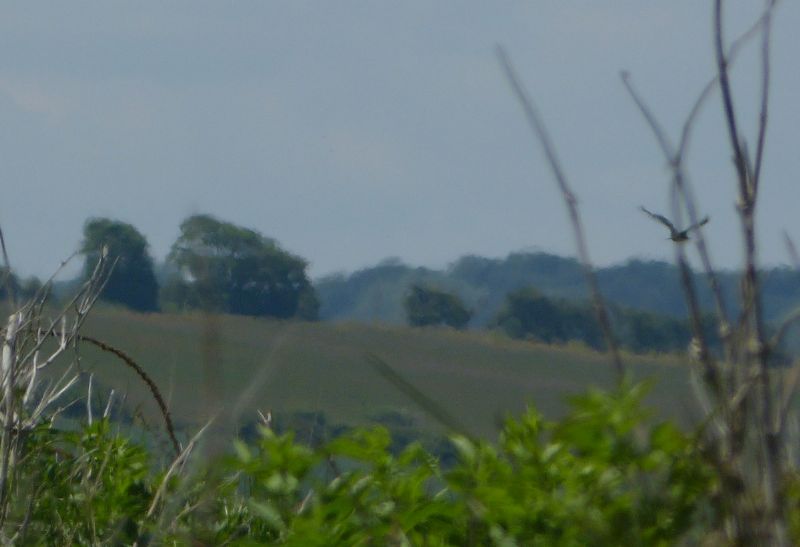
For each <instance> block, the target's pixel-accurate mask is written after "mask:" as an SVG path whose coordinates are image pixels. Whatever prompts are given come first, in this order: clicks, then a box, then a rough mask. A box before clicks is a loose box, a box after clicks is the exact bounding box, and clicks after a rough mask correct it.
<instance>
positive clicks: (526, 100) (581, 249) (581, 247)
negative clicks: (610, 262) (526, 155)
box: [496, 46, 625, 383]
mask: <svg viewBox="0 0 800 547" xmlns="http://www.w3.org/2000/svg"><path fill="white" fill-rule="evenodd" d="M496 52H497V57H498V59H499V61H500V65H501V66H502V68H503V71H504V72H505V75H506V79H507V80H508V82H509V84H510V85H511V89H512V90H513V91H514V94H515V95H516V97H517V99H518V100H519V103H520V105H521V106H522V110H523V111H524V113H525V118H526V120H527V122H528V125H529V126H530V128H531V129H532V130H533V133H534V134H535V135H536V138H537V139H538V140H539V143H540V144H541V146H542V149H543V150H544V154H545V157H546V158H547V163H548V164H549V166H550V171H551V172H552V174H553V177H554V178H555V180H556V183H557V184H558V188H559V190H560V191H561V195H562V197H563V198H564V202H565V203H566V206H567V210H568V212H569V216H570V220H571V222H572V228H573V234H574V237H575V243H576V246H577V248H578V257H579V258H580V261H581V265H582V266H583V272H584V275H585V276H586V282H587V285H588V286H589V290H590V291H591V295H592V302H593V304H594V310H595V314H596V316H597V322H598V323H599V324H600V328H601V330H602V331H603V337H604V338H605V341H606V345H607V346H608V351H609V353H610V355H611V359H612V362H613V363H614V367H615V369H616V373H617V380H618V382H619V383H622V381H623V379H624V377H625V366H624V364H623V362H622V356H621V355H620V352H619V346H618V344H617V340H616V337H615V336H614V332H613V330H612V328H611V320H610V319H609V316H608V309H607V307H606V304H605V300H604V299H603V295H602V294H601V292H600V288H599V286H598V284H597V278H596V277H595V274H594V267H593V266H592V261H591V258H590V257H589V248H588V246H587V244H586V237H585V235H584V233H583V224H582V222H581V217H580V214H579V212H578V201H577V199H576V198H575V194H574V193H573V192H572V190H571V189H570V187H569V184H568V182H567V178H566V175H565V174H564V171H563V169H562V168H561V163H560V162H559V161H558V157H557V155H556V151H555V146H554V145H553V143H552V141H551V139H550V135H549V133H548V132H547V129H546V127H545V125H544V122H543V121H542V120H541V117H540V116H539V113H538V112H537V110H536V107H535V105H534V103H533V100H532V99H531V98H530V96H529V95H528V93H527V91H526V90H525V87H524V86H523V85H522V82H521V81H520V79H519V77H518V76H517V73H516V71H515V70H514V67H513V66H512V64H511V60H510V59H509V57H508V54H507V53H506V51H505V50H504V49H503V48H502V46H497V49H496Z"/></svg>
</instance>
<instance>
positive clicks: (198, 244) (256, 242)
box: [164, 215, 319, 319]
mask: <svg viewBox="0 0 800 547" xmlns="http://www.w3.org/2000/svg"><path fill="white" fill-rule="evenodd" d="M168 260H169V261H170V262H171V263H172V265H173V266H175V267H176V268H177V269H178V271H179V272H180V274H179V275H178V276H177V278H173V279H172V280H171V281H170V283H169V284H168V286H167V287H166V290H165V292H164V298H165V300H171V301H172V302H173V303H175V304H177V305H179V306H182V307H189V308H193V307H194V308H203V309H211V310H217V311H223V312H227V313H233V314H239V315H254V316H270V317H279V318H289V317H300V318H302V319H316V317H317V312H318V309H319V302H318V300H317V297H316V294H315V292H314V288H313V287H312V285H311V282H310V281H309V279H308V276H307V275H306V267H307V263H306V261H305V260H303V259H302V258H300V257H298V256H295V255H293V254H291V253H289V252H287V251H285V250H283V249H282V248H281V247H280V246H279V245H278V243H277V242H276V241H275V240H273V239H270V238H267V237H264V236H263V235H261V234H260V233H258V232H256V231H254V230H250V229H248V228H243V227H241V226H237V225H235V224H232V223H229V222H223V221H220V220H217V219H216V218H214V217H212V216H210V215H194V216H190V217H188V218H187V219H186V220H184V221H183V223H181V235H180V236H179V237H178V239H177V240H176V241H175V243H174V244H173V245H172V250H171V251H170V254H169V257H168Z"/></svg>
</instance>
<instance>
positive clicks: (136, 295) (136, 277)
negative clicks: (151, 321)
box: [81, 218, 158, 311]
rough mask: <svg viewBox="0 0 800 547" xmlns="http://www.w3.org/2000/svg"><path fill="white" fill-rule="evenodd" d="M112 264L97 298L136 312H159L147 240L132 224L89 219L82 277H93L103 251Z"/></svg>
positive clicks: (83, 249) (84, 234) (104, 219)
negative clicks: (101, 291) (122, 305)
mask: <svg viewBox="0 0 800 547" xmlns="http://www.w3.org/2000/svg"><path fill="white" fill-rule="evenodd" d="M104 247H106V248H107V249H108V254H109V257H110V258H111V259H112V260H113V261H115V265H114V268H113V270H111V274H110V276H109V278H108V281H107V283H106V286H105V288H104V289H103V293H102V294H101V295H100V297H101V298H102V299H103V300H106V301H109V302H117V303H120V304H124V305H125V306H128V307H129V308H132V309H134V310H138V311H154V310H157V309H158V282H157V281H156V276H155V274H154V272H153V259H152V257H151V256H150V253H149V252H148V250H147V247H148V245H147V240H146V239H145V237H144V236H143V235H142V234H141V233H139V231H138V230H137V229H136V228H134V227H133V226H132V225H131V224H128V223H126V222H120V221H118V220H112V219H109V218H93V219H90V220H89V221H88V222H87V223H86V225H85V226H84V228H83V247H82V249H81V250H82V252H83V253H84V254H85V255H86V260H85V262H84V276H85V277H88V276H91V275H92V271H93V269H94V267H95V264H97V260H98V258H99V256H100V253H101V252H102V251H103V248H104Z"/></svg>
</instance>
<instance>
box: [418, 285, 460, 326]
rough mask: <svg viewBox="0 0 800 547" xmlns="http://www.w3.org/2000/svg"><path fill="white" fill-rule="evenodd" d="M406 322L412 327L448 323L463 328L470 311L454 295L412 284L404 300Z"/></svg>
mask: <svg viewBox="0 0 800 547" xmlns="http://www.w3.org/2000/svg"><path fill="white" fill-rule="evenodd" d="M404 305H405V308H406V317H407V319H408V324H409V325H412V326H414V327H422V326H426V325H448V326H450V327H453V328H455V329H463V328H464V327H465V326H466V325H467V323H469V320H470V318H471V317H472V312H471V311H470V310H468V309H467V308H466V307H465V306H464V303H463V302H461V299H459V298H458V297H457V296H456V295H454V294H450V293H447V292H444V291H438V290H436V289H431V288H427V287H422V286H420V285H412V286H411V289H410V290H409V293H408V295H407V296H406V299H405V301H404Z"/></svg>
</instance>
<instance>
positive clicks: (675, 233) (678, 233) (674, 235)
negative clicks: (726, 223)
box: [639, 207, 709, 243]
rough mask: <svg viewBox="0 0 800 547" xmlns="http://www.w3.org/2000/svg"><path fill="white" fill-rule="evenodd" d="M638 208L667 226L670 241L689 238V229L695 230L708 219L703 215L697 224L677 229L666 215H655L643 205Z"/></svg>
mask: <svg viewBox="0 0 800 547" xmlns="http://www.w3.org/2000/svg"><path fill="white" fill-rule="evenodd" d="M639 208H640V209H641V210H642V211H644V212H645V213H647V214H648V215H649V216H651V217H652V218H654V219H655V220H657V221H659V222H660V223H661V224H663V225H664V226H666V227H667V228H669V238H670V239H671V240H672V241H674V242H676V243H681V242H683V241H688V239H689V232H690V231H692V230H696V229H697V228H699V227H700V226H704V225H705V224H707V223H708V220H709V218H708V217H705V218H704V219H703V220H701V221H700V222H698V223H697V224H692V225H691V226H689V227H688V228H686V229H685V230H678V229H677V228H676V227H675V225H674V224H672V223H671V222H670V221H669V219H668V218H667V217H665V216H662V215H657V214H655V213H651V212H650V211H648V210H647V209H645V208H644V207H639Z"/></svg>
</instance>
